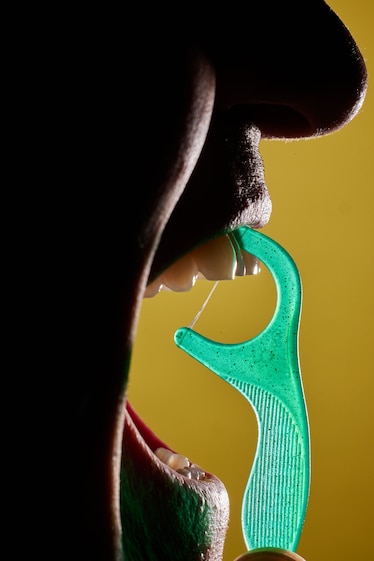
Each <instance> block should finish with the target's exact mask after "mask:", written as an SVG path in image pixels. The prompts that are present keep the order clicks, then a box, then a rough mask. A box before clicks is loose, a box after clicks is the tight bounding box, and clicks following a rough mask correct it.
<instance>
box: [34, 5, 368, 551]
mask: <svg viewBox="0 0 374 561" xmlns="http://www.w3.org/2000/svg"><path fill="white" fill-rule="evenodd" d="M301 6H302V7H301ZM212 9H213V10H214V25H212ZM134 10H135V12H133V13H132V14H131V16H129V17H128V18H127V19H125V21H124V20H123V15H122V14H121V16H119V15H116V14H113V13H107V12H105V11H104V12H100V13H97V14H96V13H91V12H90V13H89V14H87V13H84V14H79V13H78V12H77V13H74V17H73V16H72V15H71V14H68V17H66V19H65V18H64V15H62V14H59V17H58V18H57V20H58V22H60V25H61V27H58V26H57V24H56V26H53V27H52V28H51V30H48V31H46V30H45V29H41V30H39V31H40V33H39V34H38V29H35V30H34V33H35V36H39V37H42V39H41V40H40V45H38V46H40V48H38V46H35V47H34V50H33V52H30V50H27V49H25V55H24V56H25V61H24V64H25V66H27V65H28V64H29V66H30V69H32V70H30V71H29V72H30V76H31V77H32V79H31V78H29V79H28V80H27V85H28V90H30V91H31V93H30V97H29V99H28V106H27V107H24V106H23V110H24V111H25V114H26V115H28V114H31V117H29V119H30V123H31V124H30V123H29V124H28V125H29V126H26V127H25V128H26V129H27V131H28V133H29V137H28V140H29V146H30V152H29V154H28V158H27V159H25V160H23V163H24V165H27V167H28V170H29V174H32V176H33V177H34V178H35V179H38V182H39V183H38V185H39V184H40V185H43V186H47V187H48V191H47V192H48V197H47V198H46V197H45V196H44V193H43V194H42V193H41V191H39V190H38V189H35V190H34V191H33V193H32V196H31V195H29V197H30V201H32V209H33V212H32V213H29V214H30V217H29V220H30V224H27V227H26V228H25V232H27V235H26V234H25V240H26V241H25V247H26V248H27V244H30V250H31V249H32V250H33V267H32V268H30V270H39V271H40V278H37V279H36V281H35V287H34V286H33V285H31V284H30V286H32V287H33V289H32V290H31V291H30V301H33V302H36V303H37V305H36V307H35V310H34V313H33V314H32V317H34V315H36V314H37V315H38V317H39V318H42V319H43V321H41V324H42V327H41V328H39V329H40V330H41V331H40V332H37V333H36V332H35V326H30V329H29V332H30V334H32V335H33V336H34V337H35V339H36V341H37V342H38V344H37V345H35V347H34V351H35V358H34V359H33V360H34V364H35V367H36V369H37V371H38V372H39V373H40V379H41V381H42V382H43V384H42V386H43V387H44V388H45V387H46V384H48V386H47V387H48V388H50V392H51V394H52V395H53V396H54V400H53V411H52V412H51V411H48V413H47V411H45V413H44V414H43V419H44V425H43V426H44V427H45V419H46V418H49V419H53V420H54V421H53V424H52V425H53V429H54V438H53V442H52V443H51V444H50V446H48V447H47V449H46V447H45V446H44V444H45V442H50V439H49V438H46V439H45V440H44V441H43V447H42V448H43V451H42V452H41V454H40V456H39V459H40V460H41V465H43V466H46V465H49V464H50V463H51V457H52V454H53V451H54V449H55V448H56V460H55V461H54V462H53V465H54V470H53V481H51V482H48V485H47V480H46V479H44V477H47V476H46V475H45V476H44V475H43V481H42V484H41V485H40V486H38V489H39V493H38V494H37V496H36V497H35V500H38V501H39V502H40V501H42V500H43V502H44V511H45V512H48V516H46V517H45V520H44V519H43V520H44V522H43V524H44V532H43V536H44V537H40V538H35V539H36V540H37V544H36V551H38V552H40V551H41V550H43V549H45V550H47V551H50V548H49V547H48V548H47V546H46V539H47V538H46V537H45V536H49V535H53V536H56V528H58V529H63V531H62V530H59V531H58V532H57V534H58V536H57V537H56V538H55V539H56V541H55V542H54V547H53V549H54V550H55V549H58V550H59V551H61V552H62V551H64V552H65V550H66V556H65V558H66V559H72V558H73V557H72V556H74V558H77V559H79V560H80V561H86V560H87V561H96V560H99V561H101V560H102V561H121V560H122V559H124V560H125V561H138V560H140V559H141V560H142V561H161V560H162V561H169V560H170V561H178V560H179V559H180V560H181V561H182V560H183V561H195V560H196V561H198V560H199V561H201V560H204V561H221V559H222V551H223V543H224V538H225V531H226V525H227V520H228V505H227V497H226V495H225V492H224V490H223V489H222V488H221V485H220V484H219V483H217V484H215V483H212V482H211V483H207V484H205V485H200V486H199V485H197V486H190V487H189V486H188V485H185V484H184V483H183V484H182V483H181V481H180V480H179V479H178V478H175V477H174V476H173V474H171V473H170V472H168V471H165V469H164V468H162V466H160V465H159V464H157V462H155V460H154V457H153V454H151V452H150V449H149V448H148V447H147V446H146V445H145V444H144V439H143V437H140V436H139V434H140V433H141V432H142V430H143V433H144V434H146V433H147V435H148V432H147V429H145V428H144V427H143V428H142V429H141V431H140V433H139V429H137V428H134V424H133V422H132V421H131V419H130V418H129V417H126V416H125V406H126V388H127V384H128V370H129V365H130V363H131V350H132V346H133V343H134V338H135V336H136V326H137V321H138V316H139V308H140V304H141V301H142V296H143V293H144V290H145V288H146V285H147V283H148V282H150V281H151V280H152V279H153V278H155V277H157V276H158V275H159V274H160V273H161V272H162V271H163V270H165V268H166V267H167V266H168V265H169V264H170V263H172V262H174V261H175V260H176V259H177V258H178V257H180V256H182V255H183V254H185V253H186V252H188V251H189V250H190V249H192V248H194V247H196V246H198V245H200V244H201V243H202V242H203V241H205V240H207V239H210V238H212V237H215V236H217V235H219V234H220V233H222V232H225V231H230V230H231V229H233V228H235V227H237V226H239V225H241V224H244V223H245V224H249V225H250V226H252V227H256V228H258V227H261V226H263V225H265V224H266V223H267V221H268V220H269V218H270V213H271V202H270V195H269V193H268V191H267V187H266V184H265V182H264V177H263V169H262V163H261V158H260V156H259V153H258V144H259V142H260V139H267V138H308V137H313V136H318V135H321V134H327V133H330V132H333V131H334V130H336V129H337V128H339V127H341V126H343V125H344V124H345V123H347V122H348V121H349V120H350V119H351V118H352V117H353V116H354V115H355V114H356V112H357V111H358V109H359V107H360V106H361V103H362V100H363V96H364V92H365V89H366V71H365V66H364V62H363V59H362V57H361V55H360V53H359V52H358V50H357V48H356V46H355V44H354V42H353V39H352V38H351V36H350V35H349V33H348V32H347V30H346V29H345V28H344V26H343V24H342V23H341V22H340V21H339V20H338V19H337V18H336V16H335V15H334V14H333V13H332V12H331V10H330V9H329V7H328V6H327V5H326V4H325V3H324V2H321V1H319V0H314V1H312V0H308V1H305V2H302V3H301V2H299V1H298V2H294V1H290V0H285V2H282V3H279V2H275V1H274V2H273V1H272V2H270V1H264V2H259V3H258V5H257V3H256V2H254V3H253V4H251V5H250V7H249V14H248V16H246V17H244V16H243V14H244V13H247V11H248V6H247V3H242V2H236V1H234V3H231V4H230V9H229V10H227V9H226V7H224V6H222V8H220V7H218V6H217V5H216V4H214V5H210V4H209V3H208V2H206V3H196V5H195V4H194V2H193V3H192V4H191V3H189V4H188V7H187V6H186V7H185V12H184V16H185V17H183V18H181V17H179V16H177V15H174V13H171V11H170V8H168V9H167V10H166V9H165V8H163V7H162V6H161V7H160V6H157V9H156V7H155V8H152V7H150V8H149V10H148V11H147V14H146V15H147V18H146V19H145V14H144V12H143V11H142V10H143V8H141V9H140V8H134ZM152 10H155V13H152ZM221 10H222V11H221ZM138 12H139V13H138ZM178 13H179V12H178ZM130 28H132V30H133V33H131V34H130V33H129V30H130ZM130 35H131V36H130ZM265 47H266V48H265ZM300 61H302V63H301V62H300ZM31 85H33V88H31ZM30 100H31V101H30ZM30 107H31V108H32V110H30ZM28 111H29V112H28ZM30 131H32V132H30ZM34 131H38V138H41V140H39V141H38V142H37V141H36V140H35V139H36V135H35V134H34ZM41 200H43V201H44V204H45V202H46V200H47V201H48V211H45V210H41V207H40V204H39V202H40V201H41ZM322 202H323V201H322ZM25 203H27V201H25ZM25 207H27V210H29V209H30V206H29V205H27V204H25ZM31 226H32V227H31ZM30 232H32V237H30V236H31V234H30ZM46 234H48V235H46ZM47 241H48V244H50V246H52V247H53V250H51V249H50V246H47ZM66 326H68V328H67V327H66ZM30 336H31V335H30ZM40 341H42V342H43V349H42V350H41V349H40ZM38 352H39V353H40V354H39V355H38ZM150 367H151V365H150ZM52 373H53V375H52ZM40 395H41V394H39V393H38V396H39V397H38V396H36V397H35V400H34V401H33V403H34V407H35V409H37V405H35V404H38V403H40V404H41V405H40V407H41V408H42V410H43V411H44V410H45V409H46V405H45V399H41V397H40ZM47 415H48V416H47ZM125 417H126V418H125ZM148 436H149V435H148ZM152 438H153V437H151V439H152ZM45 471H46V470H45V469H43V474H44V473H45ZM121 480H122V488H121ZM56 481H58V482H59V485H58V500H56V496H55V494H54V493H51V489H54V488H55V485H56ZM145 485H148V488H147V487H144V486H145ZM43 490H45V492H44V491H43ZM161 490H162V491H161ZM160 493H161V495H160ZM160 496H161V498H162V500H161V499H160ZM41 497H43V499H42V498H41ZM138 499H139V500H138ZM29 504H31V500H30V503H29ZM32 504H34V503H33V502H32ZM66 512H68V515H66V514H65V513H66ZM191 517H193V518H192V519H193V523H190V521H191ZM31 520H32V516H30V521H31ZM155 520H157V525H155ZM187 520H188V521H189V523H187V522H186V521H187ZM171 522H172V523H171ZM30 524H31V522H30ZM49 526H50V528H49ZM34 535H38V536H40V533H34ZM57 543H58V548H57V546H56V544H57ZM177 552H179V553H177ZM178 555H179V556H178ZM75 556H76V557H75ZM252 558H253V559H257V558H256V557H255V556H254V557H252ZM278 558H279V556H278V557H276V556H274V555H273V556H268V557H264V559H268V561H272V560H273V559H274V560H275V559H278ZM281 558H282V557H281ZM261 559H262V557H261ZM291 559H292V557H291Z"/></svg>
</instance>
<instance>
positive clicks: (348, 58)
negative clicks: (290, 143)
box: [207, 0, 367, 138]
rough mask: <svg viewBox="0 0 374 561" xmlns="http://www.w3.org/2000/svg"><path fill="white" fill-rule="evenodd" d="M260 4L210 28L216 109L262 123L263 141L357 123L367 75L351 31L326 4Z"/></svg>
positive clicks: (324, 130)
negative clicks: (215, 84)
mask: <svg viewBox="0 0 374 561" xmlns="http://www.w3.org/2000/svg"><path fill="white" fill-rule="evenodd" d="M258 4H259V6H256V7H254V8H253V9H252V7H251V10H252V11H251V13H250V14H249V15H248V18H238V17H237V15H236V16H227V13H226V14H225V15H226V17H225V18H223V19H222V21H220V20H219V19H218V24H217V25H215V26H214V29H213V30H212V29H211V30H210V31H209V37H208V39H207V41H208V40H209V47H207V48H208V50H210V55H211V57H212V59H213V60H214V64H215V67H216V71H217V92H216V108H217V109H231V111H232V112H233V113H234V114H235V115H236V117H237V118H238V120H240V121H243V120H246V121H250V122H252V123H254V124H255V125H257V126H258V127H259V128H260V130H261V136H262V138H307V137H314V136H320V135H323V134H328V133H330V132H333V131H335V130H337V129H338V128H340V127H341V126H343V125H344V124H346V123H347V122H349V121H350V120H351V119H352V118H353V117H354V116H355V115H356V114H357V112H358V110H359V109H360V107H361V105H362V103H363V100H364V97H365V93H366V88H367V71H366V66H365V62H364V59H363V56H362V54H361V53H360V50H359V48H358V46H357V45H356V43H355V41H354V40H353V38H352V36H351V34H350V32H349V31H348V29H347V28H346V27H345V26H344V24H343V23H342V22H341V21H340V19H339V18H338V17H337V15H336V14H335V13H334V12H333V11H332V10H331V9H330V7H329V6H327V5H326V4H325V3H324V2H316V1H308V2H299V1H298V2H293V1H292V0H288V1H287V0H285V1H284V2H279V3H275V2H271V1H266V0H265V1H264V2H259V3H258ZM234 11H235V10H232V12H234ZM230 17H232V18H234V17H236V19H235V21H234V20H233V21H232V22H230ZM230 30H232V31H230Z"/></svg>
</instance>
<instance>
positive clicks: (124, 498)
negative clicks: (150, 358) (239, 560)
mask: <svg viewBox="0 0 374 561" xmlns="http://www.w3.org/2000/svg"><path fill="white" fill-rule="evenodd" d="M160 447H162V448H168V447H167V446H166V445H165V443H164V442H162V441H161V440H160V439H159V438H158V437H157V436H156V435H155V434H154V433H153V432H152V431H151V430H150V429H149V428H148V427H147V426H146V425H145V423H144V422H143V421H142V420H141V419H140V417H139V415H137V413H136V412H135V411H134V409H133V408H132V406H131V405H130V404H127V411H126V417H125V427H124V438H123V456H122V464H121V520H122V532H123V547H124V552H125V555H126V558H128V559H134V560H135V559H136V560H137V559H139V560H140V559H152V561H159V560H160V561H161V560H162V561H165V559H173V561H178V560H180V561H182V560H186V559H189V560H190V559H191V561H192V560H194V559H196V560H203V561H221V560H222V556H223V546H224V539H225V536H226V531H227V525H228V518H229V502H228V495H227V492H226V490H225V487H224V485H223V484H222V482H221V481H219V479H217V478H216V477H214V476H209V478H207V479H204V480H203V481H200V480H193V479H192V480H191V479H188V478H186V477H184V476H183V475H182V474H179V473H177V472H176V471H174V470H173V469H171V468H170V467H168V466H166V465H165V464H163V462H162V461H160V460H159V459H158V458H157V457H156V456H155V454H154V453H153V451H154V450H156V449H157V448H160Z"/></svg>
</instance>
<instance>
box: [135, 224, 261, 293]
mask: <svg viewBox="0 0 374 561" xmlns="http://www.w3.org/2000/svg"><path fill="white" fill-rule="evenodd" d="M259 270H260V266H259V262H258V260H257V259H256V257H254V256H253V255H251V254H250V253H247V252H246V251H241V250H240V248H239V246H238V245H237V243H236V242H235V239H234V238H233V237H232V236H230V234H226V235H224V236H220V237H219V238H215V239H213V240H210V241H209V242H207V243H206V244H204V245H203V246H201V247H198V248H197V249H195V250H194V251H192V252H191V253H189V254H188V255H185V256H184V257H182V258H181V259H180V260H179V261H177V262H176V263H174V264H173V265H171V267H169V269H167V270H166V271H165V272H164V273H163V274H162V275H161V276H160V277H158V278H157V279H156V280H154V281H153V282H152V283H151V284H150V285H148V287H147V289H146V291H145V295H144V296H145V297H151V296H155V295H156V294H157V293H158V292H159V291H160V290H174V291H176V292H186V291H188V290H190V289H191V288H192V287H193V286H194V284H195V282H196V280H197V278H205V279H208V280H230V279H233V278H235V275H237V276H243V275H256V274H257V273H258V272H259Z"/></svg>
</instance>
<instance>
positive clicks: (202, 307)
mask: <svg viewBox="0 0 374 561" xmlns="http://www.w3.org/2000/svg"><path fill="white" fill-rule="evenodd" d="M218 283H219V281H218V280H217V281H216V282H215V283H214V285H213V288H212V290H211V291H210V292H209V294H208V296H207V298H206V300H205V302H204V304H203V305H202V306H201V309H200V310H199V311H198V312H197V314H196V316H195V317H194V319H193V320H192V322H191V323H190V325H189V329H192V328H193V326H194V325H195V323H196V322H197V320H198V319H199V317H200V316H201V314H202V313H203V311H204V310H205V306H206V305H207V303H208V302H209V300H210V298H211V296H212V294H213V292H214V291H215V289H216V288H217V284H218Z"/></svg>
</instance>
